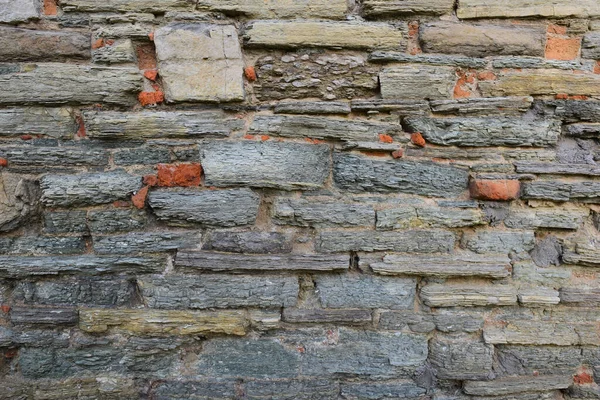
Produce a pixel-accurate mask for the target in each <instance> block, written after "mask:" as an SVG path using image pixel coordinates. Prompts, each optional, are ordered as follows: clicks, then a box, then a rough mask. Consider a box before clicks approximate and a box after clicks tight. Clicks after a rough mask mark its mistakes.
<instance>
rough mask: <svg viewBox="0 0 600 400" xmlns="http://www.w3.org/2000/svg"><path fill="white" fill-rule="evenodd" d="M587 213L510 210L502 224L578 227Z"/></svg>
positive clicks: (528, 226)
mask: <svg viewBox="0 0 600 400" xmlns="http://www.w3.org/2000/svg"><path fill="white" fill-rule="evenodd" d="M587 215H588V213H587V212H583V211H571V210H561V209H554V208H549V209H532V210H511V211H510V212H509V214H508V217H506V218H505V219H504V225H506V226H507V227H509V228H517V229H536V228H550V229H578V228H579V226H580V225H581V223H582V221H583V219H584V218H585V217H587Z"/></svg>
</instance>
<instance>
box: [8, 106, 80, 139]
mask: <svg viewBox="0 0 600 400" xmlns="http://www.w3.org/2000/svg"><path fill="white" fill-rule="evenodd" d="M75 132H77V124H76V122H75V118H74V117H73V110H72V109H71V108H67V107H62V108H39V107H28V108H18V107H11V108H5V109H2V110H0V136H21V135H36V136H37V135H45V136H49V137H52V138H56V139H70V138H72V137H73V135H74V134H75Z"/></svg>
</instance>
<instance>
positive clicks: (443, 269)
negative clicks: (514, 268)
mask: <svg viewBox="0 0 600 400" xmlns="http://www.w3.org/2000/svg"><path fill="white" fill-rule="evenodd" d="M369 266H370V267H371V268H372V269H373V271H374V272H375V273H377V274H381V275H419V276H440V277H447V276H482V277H486V278H495V279H500V278H505V277H507V276H509V275H510V268H511V265H510V259H509V258H508V257H490V256H478V255H475V254H460V253H459V254H453V255H449V256H418V257H415V256H410V255H400V254H386V255H385V257H383V262H377V263H370V264H369Z"/></svg>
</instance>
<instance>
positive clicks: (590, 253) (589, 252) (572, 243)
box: [562, 239, 600, 267]
mask: <svg viewBox="0 0 600 400" xmlns="http://www.w3.org/2000/svg"><path fill="white" fill-rule="evenodd" d="M562 260H563V261H564V262H565V263H567V264H581V265H587V266H591V267H596V266H598V265H600V249H599V248H598V245H597V244H596V242H595V240H594V239H591V240H587V239H581V240H577V239H572V240H569V241H567V242H565V246H564V251H563V254H562Z"/></svg>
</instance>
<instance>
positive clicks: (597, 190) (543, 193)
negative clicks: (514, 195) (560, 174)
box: [521, 180, 600, 203]
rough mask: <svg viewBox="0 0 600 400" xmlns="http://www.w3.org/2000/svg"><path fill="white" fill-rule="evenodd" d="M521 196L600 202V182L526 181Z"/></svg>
mask: <svg viewBox="0 0 600 400" xmlns="http://www.w3.org/2000/svg"><path fill="white" fill-rule="evenodd" d="M521 198H523V199H539V200H553V201H570V200H579V201H582V202H584V203H600V182H596V181H591V180H588V181H541V180H537V181H533V182H526V183H525V184H524V185H523V188H522V194H521Z"/></svg>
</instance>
